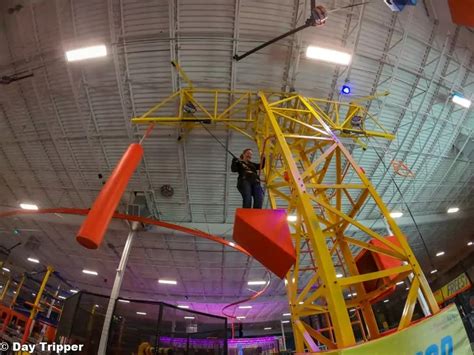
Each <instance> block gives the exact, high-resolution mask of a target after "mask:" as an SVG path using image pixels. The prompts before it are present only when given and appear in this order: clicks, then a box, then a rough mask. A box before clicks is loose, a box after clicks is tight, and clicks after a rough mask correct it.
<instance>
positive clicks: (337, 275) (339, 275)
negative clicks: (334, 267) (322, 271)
mask: <svg viewBox="0 0 474 355" xmlns="http://www.w3.org/2000/svg"><path fill="white" fill-rule="evenodd" d="M343 276H344V275H343V274H336V277H337V278H338V279H340V278H341V277H343Z"/></svg>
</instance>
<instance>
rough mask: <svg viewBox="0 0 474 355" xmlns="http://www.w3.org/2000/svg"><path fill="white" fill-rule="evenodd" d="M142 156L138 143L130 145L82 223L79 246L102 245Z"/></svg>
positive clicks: (93, 247)
mask: <svg viewBox="0 0 474 355" xmlns="http://www.w3.org/2000/svg"><path fill="white" fill-rule="evenodd" d="M142 156H143V147H142V146H141V145H140V144H138V143H134V144H130V146H129V147H128V149H127V151H126V152H125V154H124V155H123V157H122V159H121V160H120V162H119V163H118V164H117V166H116V167H115V169H114V171H113V172H112V175H110V177H109V179H108V180H107V183H106V184H105V185H104V187H103V188H102V190H101V191H100V193H99V196H97V199H96V200H95V202H94V204H93V205H92V208H91V210H90V212H89V214H88V215H87V218H86V219H85V221H84V223H82V226H81V229H79V232H78V233H77V236H76V240H77V241H78V242H79V244H81V245H82V246H84V247H86V248H88V249H97V248H98V247H99V246H100V245H101V244H102V240H103V239H104V234H105V231H106V230H107V227H108V225H109V223H110V220H111V218H112V215H113V214H114V212H115V209H116V208H117V205H118V203H119V202H120V199H121V198H122V195H123V193H124V191H125V188H126V187H127V185H128V181H129V180H130V178H131V177H132V175H133V172H134V171H135V169H136V168H137V166H138V164H140V160H141V159H142Z"/></svg>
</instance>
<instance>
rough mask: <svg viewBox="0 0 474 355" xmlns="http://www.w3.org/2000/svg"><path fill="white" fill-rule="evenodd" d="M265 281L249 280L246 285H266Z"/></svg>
mask: <svg viewBox="0 0 474 355" xmlns="http://www.w3.org/2000/svg"><path fill="white" fill-rule="evenodd" d="M266 284H267V281H249V282H247V285H249V286H254V285H266Z"/></svg>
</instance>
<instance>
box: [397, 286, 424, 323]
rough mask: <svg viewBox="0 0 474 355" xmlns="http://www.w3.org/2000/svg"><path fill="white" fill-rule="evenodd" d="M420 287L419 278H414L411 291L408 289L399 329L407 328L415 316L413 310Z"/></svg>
mask: <svg viewBox="0 0 474 355" xmlns="http://www.w3.org/2000/svg"><path fill="white" fill-rule="evenodd" d="M419 287H420V281H419V279H418V278H414V279H413V282H412V284H411V287H410V291H408V296H407V300H406V303H405V307H404V308H403V313H402V318H401V319H400V323H399V324H398V330H402V329H403V328H406V327H408V326H409V325H410V321H411V318H412V316H413V311H414V310H415V305H416V299H417V297H418V289H419Z"/></svg>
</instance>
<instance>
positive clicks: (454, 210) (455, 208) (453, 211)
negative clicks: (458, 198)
mask: <svg viewBox="0 0 474 355" xmlns="http://www.w3.org/2000/svg"><path fill="white" fill-rule="evenodd" d="M458 211H459V208H458V207H449V208H448V213H456V212H458Z"/></svg>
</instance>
